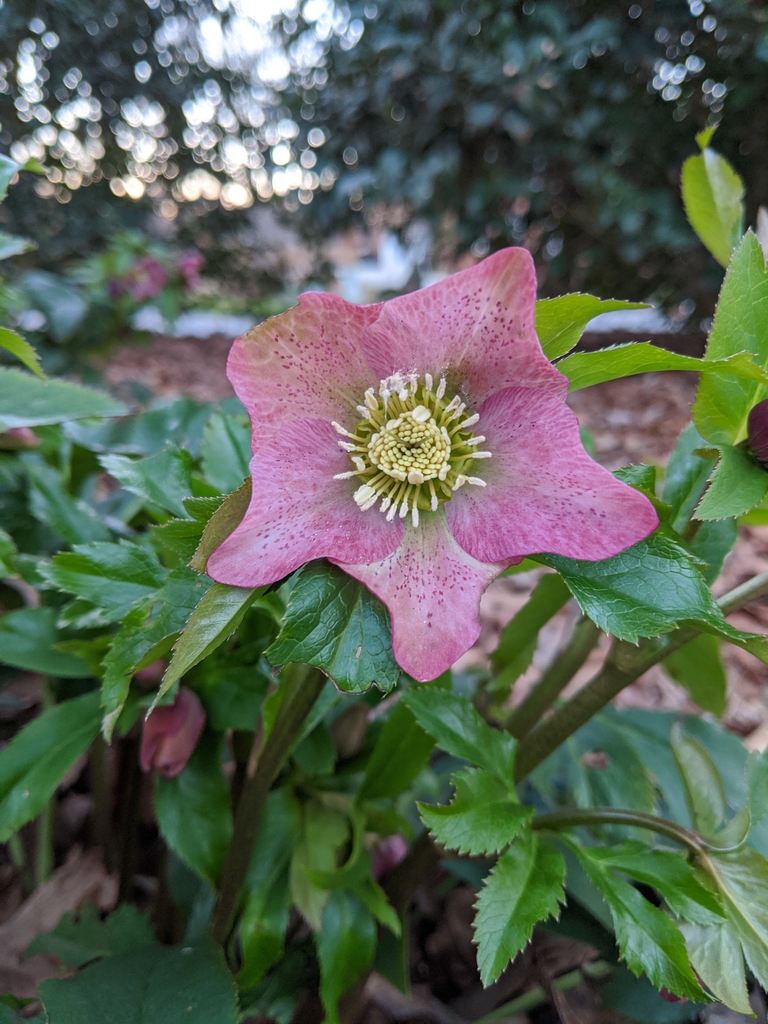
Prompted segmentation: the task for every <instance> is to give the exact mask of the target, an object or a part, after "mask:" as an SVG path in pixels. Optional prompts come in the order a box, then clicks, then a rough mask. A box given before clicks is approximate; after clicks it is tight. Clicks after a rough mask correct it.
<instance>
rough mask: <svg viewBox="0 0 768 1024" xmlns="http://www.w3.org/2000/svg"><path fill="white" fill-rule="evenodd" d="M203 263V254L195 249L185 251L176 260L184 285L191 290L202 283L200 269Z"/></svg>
mask: <svg viewBox="0 0 768 1024" xmlns="http://www.w3.org/2000/svg"><path fill="white" fill-rule="evenodd" d="M204 263H205V256H203V254H202V253H201V252H197V250H196V249H191V250H190V251H189V252H185V253H184V255H183V256H182V257H181V258H180V259H179V261H178V264H177V266H178V268H179V273H180V274H181V276H182V277H183V278H184V287H185V288H188V289H189V291H191V292H193V291H194V290H195V289H196V288H199V287H200V285H201V284H202V278H201V277H200V271H201V270H202V269H203V264H204Z"/></svg>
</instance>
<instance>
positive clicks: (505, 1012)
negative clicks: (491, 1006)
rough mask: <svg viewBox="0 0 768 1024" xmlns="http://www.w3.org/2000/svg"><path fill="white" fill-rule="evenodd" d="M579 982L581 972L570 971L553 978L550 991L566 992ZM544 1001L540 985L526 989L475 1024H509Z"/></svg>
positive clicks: (545, 996) (545, 998)
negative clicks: (514, 1018)
mask: <svg viewBox="0 0 768 1024" xmlns="http://www.w3.org/2000/svg"><path fill="white" fill-rule="evenodd" d="M581 981H582V974H581V971H571V972H570V973H569V974H562V975H561V976H560V977H559V978H555V979H554V980H553V982H552V989H553V991H555V992H567V991H568V990H569V989H572V988H576V986H577V985H578V984H580V982H581ZM546 1001H547V993H546V992H545V991H544V989H543V988H541V986H540V985H537V986H536V988H531V989H528V991H527V992H524V993H523V994H522V995H521V996H518V997H517V999H513V1000H512V1002H511V1003H505V1004H504V1006H499V1007H498V1008H497V1009H495V1010H492V1011H491V1012H490V1013H488V1014H486V1016H485V1017H481V1018H480V1020H478V1021H475V1024H509V1022H510V1021H511V1020H512V1018H513V1017H517V1016H518V1014H521V1013H525V1012H526V1011H527V1010H535V1009H536V1007H537V1006H543V1004H544V1003H546Z"/></svg>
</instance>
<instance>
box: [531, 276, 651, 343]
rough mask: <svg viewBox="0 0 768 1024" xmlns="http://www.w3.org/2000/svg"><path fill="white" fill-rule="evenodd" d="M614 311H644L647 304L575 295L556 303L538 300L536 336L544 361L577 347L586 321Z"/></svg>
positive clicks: (576, 293)
mask: <svg viewBox="0 0 768 1024" xmlns="http://www.w3.org/2000/svg"><path fill="white" fill-rule="evenodd" d="M617 309H648V304H647V303H645V302H624V301H622V300H621V299H598V298H595V296H594V295H582V294H580V293H579V292H573V293H572V294H570V295H559V296H558V297H557V298H556V299H539V301H538V302H537V303H536V334H537V335H538V336H539V341H540V342H541V347H542V348H543V349H544V354H545V355H546V357H547V359H557V358H558V357H559V356H563V355H565V353H566V352H570V351H571V349H572V348H573V347H574V346H575V345H577V344H578V342H579V338H580V337H581V336H582V334H583V333H584V328H585V327H586V326H587V324H588V323H589V321H590V320H593V319H594V318H595V317H596V316H599V315H600V314H601V313H612V312H614V311H615V310H617Z"/></svg>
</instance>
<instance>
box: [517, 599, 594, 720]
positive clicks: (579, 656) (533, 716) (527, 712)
mask: <svg viewBox="0 0 768 1024" xmlns="http://www.w3.org/2000/svg"><path fill="white" fill-rule="evenodd" d="M599 636H600V630H599V629H598V628H597V626H596V625H595V624H594V622H592V620H591V619H588V618H587V617H586V616H584V617H582V618H581V619H580V620H579V622H577V623H576V628H575V629H574V631H573V636H572V637H571V639H570V641H569V642H568V645H567V646H566V647H565V649H564V650H562V651H561V652H560V653H559V654H558V655H557V657H556V658H555V659H554V661H553V662H552V663H551V665H549V666H548V667H547V669H546V670H545V672H544V673H543V675H542V677H541V679H540V680H539V681H538V683H536V685H535V686H534V687H533V688H532V689H531V691H530V693H529V694H528V695H527V697H526V698H525V700H524V701H522V703H521V704H519V705H518V706H517V707H516V708H515V710H514V711H513V712H512V714H511V715H510V717H509V721H508V722H507V729H508V730H509V732H511V733H512V735H513V736H514V737H515V738H516V739H522V737H523V736H525V735H526V734H527V733H529V732H530V731H531V729H532V728H533V727H534V725H535V724H536V723H537V722H538V720H539V719H540V718H541V716H542V715H543V714H544V712H545V711H546V710H547V709H548V708H550V707H552V705H553V704H554V702H555V700H556V699H557V698H558V697H559V696H560V694H561V693H562V691H563V690H564V689H565V687H566V686H567V685H568V683H569V682H570V681H571V679H573V677H574V676H575V675H576V673H577V672H578V670H579V669H580V668H581V666H582V665H583V664H584V662H585V661H586V660H587V658H588V657H589V652H590V651H591V650H592V648H593V647H594V646H595V644H596V643H597V638H598V637H599Z"/></svg>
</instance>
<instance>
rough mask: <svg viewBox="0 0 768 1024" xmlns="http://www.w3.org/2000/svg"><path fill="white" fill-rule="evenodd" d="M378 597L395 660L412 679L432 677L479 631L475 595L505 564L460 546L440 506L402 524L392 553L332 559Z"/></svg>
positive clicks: (454, 657)
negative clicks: (365, 560)
mask: <svg viewBox="0 0 768 1024" xmlns="http://www.w3.org/2000/svg"><path fill="white" fill-rule="evenodd" d="M331 561H333V562H336V564H337V565H339V566H340V567H341V568H342V569H343V570H344V572H346V573H349V575H350V576H354V578H355V579H357V580H360V581H361V582H362V583H364V584H365V585H366V587H368V589H369V590H371V591H372V592H373V593H374V594H375V595H376V596H377V597H378V598H380V599H381V600H382V601H383V602H384V604H385V605H386V606H387V608H388V609H389V614H390V616H391V618H392V648H393V650H394V654H395V658H396V660H397V663H398V664H399V665H400V667H401V668H402V669H404V670H405V671H406V672H407V673H408V674H409V675H411V676H413V678H414V679H418V680H419V681H420V682H426V681H427V680H429V679H436V678H437V676H439V675H440V674H441V673H442V672H445V671H446V669H449V668H450V667H451V665H453V663H454V662H455V661H457V660H458V658H460V657H461V655H462V654H464V652H465V651H468V650H469V648H470V647H471V646H472V644H473V643H474V642H475V640H477V638H478V636H479V635H480V620H479V618H478V606H479V603H480V597H481V595H482V593H483V591H484V590H485V588H486V587H487V586H488V584H489V583H490V582H491V580H492V579H493V578H494V576H498V574H499V573H500V572H502V571H503V570H504V569H506V568H507V566H508V565H509V564H510V562H509V560H507V561H505V562H503V563H502V564H496V565H486V564H483V563H481V562H477V561H475V559H474V558H472V557H471V556H470V555H468V554H467V553H466V552H465V551H462V549H461V548H460V547H459V545H458V544H457V543H456V541H455V540H454V539H453V537H452V536H451V534H450V531H449V530H448V527H447V524H446V522H445V517H444V516H443V514H442V513H441V512H438V513H435V514H425V515H424V516H423V517H422V520H421V523H420V525H419V526H418V527H416V528H415V529H414V528H413V527H412V526H410V525H409V526H406V530H405V537H404V539H403V543H402V544H401V545H400V547H398V549H397V551H395V552H394V554H392V555H390V557H389V558H386V559H384V560H383V561H378V562H375V563H374V564H372V565H371V564H361V565H350V564H347V563H345V562H342V561H341V560H340V559H335V558H334V559H331Z"/></svg>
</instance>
